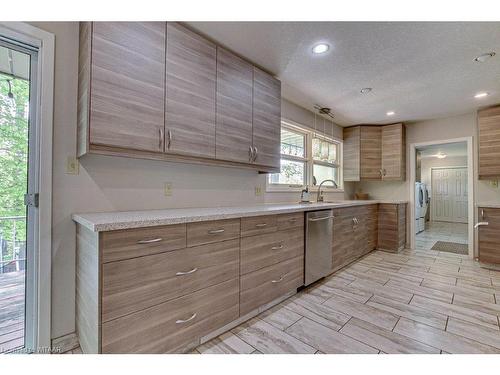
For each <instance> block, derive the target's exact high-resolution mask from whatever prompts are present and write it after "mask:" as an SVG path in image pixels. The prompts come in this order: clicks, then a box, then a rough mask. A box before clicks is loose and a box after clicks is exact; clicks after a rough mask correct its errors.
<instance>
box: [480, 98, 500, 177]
mask: <svg viewBox="0 0 500 375" xmlns="http://www.w3.org/2000/svg"><path fill="white" fill-rule="evenodd" d="M478 130H479V179H488V178H494V177H500V106H497V107H493V108H488V109H484V110H482V111H479V112H478Z"/></svg>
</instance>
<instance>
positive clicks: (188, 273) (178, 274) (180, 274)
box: [175, 268, 198, 276]
mask: <svg viewBox="0 0 500 375" xmlns="http://www.w3.org/2000/svg"><path fill="white" fill-rule="evenodd" d="M196 271H198V268H193V269H192V270H190V271H187V272H177V273H176V274H175V276H183V275H190V274H192V273H195V272H196Z"/></svg>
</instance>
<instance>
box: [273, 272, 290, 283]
mask: <svg viewBox="0 0 500 375" xmlns="http://www.w3.org/2000/svg"><path fill="white" fill-rule="evenodd" d="M286 275H288V273H285V274H284V275H282V276H281V277H280V278H279V279H278V280H271V282H272V283H273V284H276V283H281V282H282V281H283V279H284V278H285V277H286Z"/></svg>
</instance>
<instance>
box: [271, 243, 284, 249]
mask: <svg viewBox="0 0 500 375" xmlns="http://www.w3.org/2000/svg"><path fill="white" fill-rule="evenodd" d="M283 247H284V246H283V244H280V245H278V246H273V247H271V250H281V249H283Z"/></svg>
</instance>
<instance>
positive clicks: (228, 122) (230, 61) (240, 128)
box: [215, 47, 254, 163]
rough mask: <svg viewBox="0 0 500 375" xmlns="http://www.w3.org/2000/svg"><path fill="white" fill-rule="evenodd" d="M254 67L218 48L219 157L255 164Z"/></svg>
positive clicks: (217, 131)
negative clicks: (253, 118)
mask: <svg viewBox="0 0 500 375" xmlns="http://www.w3.org/2000/svg"><path fill="white" fill-rule="evenodd" d="M252 106H253V66H252V64H250V63H248V62H246V61H245V60H243V59H241V58H240V57H238V56H236V55H235V54H233V53H231V52H229V51H227V50H225V49H224V48H220V47H218V48H217V107H216V108H217V109H216V113H217V116H216V118H217V124H216V136H215V139H216V158H217V159H221V160H228V161H233V162H240V163H252V162H253V159H254V151H253V143H252V136H253V132H252V110H253V109H252Z"/></svg>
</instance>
